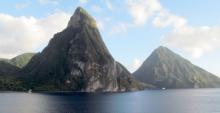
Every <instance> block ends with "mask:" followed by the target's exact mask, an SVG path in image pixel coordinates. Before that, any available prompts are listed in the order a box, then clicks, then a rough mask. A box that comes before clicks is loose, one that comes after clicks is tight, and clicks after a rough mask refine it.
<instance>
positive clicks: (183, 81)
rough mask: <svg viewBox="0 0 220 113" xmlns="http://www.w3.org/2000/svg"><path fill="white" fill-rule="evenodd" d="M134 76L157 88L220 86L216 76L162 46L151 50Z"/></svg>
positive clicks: (219, 80)
mask: <svg viewBox="0 0 220 113" xmlns="http://www.w3.org/2000/svg"><path fill="white" fill-rule="evenodd" d="M134 76H135V77H136V78H137V79H138V80H140V81H142V82H145V83H150V84H153V85H155V86H157V87H158V88H163V87H165V88H198V87H199V88H204V87H205V88H206V87H207V88H213V87H220V79H219V78H218V77H217V76H215V75H213V74H211V73H209V72H207V71H205V70H203V69H201V68H200V67H198V66H195V65H193V64H192V63H191V62H190V61H188V60H186V59H184V58H183V57H181V56H180V55H178V54H176V53H174V52H172V51H171V50H169V49H168V48H166V47H162V46H161V47H159V48H157V49H156V50H155V51H153V52H152V54H151V55H150V56H149V57H148V58H147V60H145V62H144V63H143V64H142V66H141V67H140V68H139V69H138V70H137V71H136V72H134Z"/></svg>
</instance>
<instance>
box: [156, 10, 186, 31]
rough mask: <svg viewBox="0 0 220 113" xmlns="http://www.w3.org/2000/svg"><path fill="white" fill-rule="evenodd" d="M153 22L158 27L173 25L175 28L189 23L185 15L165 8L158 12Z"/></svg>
mask: <svg viewBox="0 0 220 113" xmlns="http://www.w3.org/2000/svg"><path fill="white" fill-rule="evenodd" d="M153 24H154V25H155V26H156V27H160V28H165V27H169V26H171V27H173V28H174V29H178V28H181V27H184V26H185V25H186V24H187V20H186V19H185V18H183V17H180V16H177V15H174V14H172V13H170V12H169V11H167V10H165V9H162V10H161V11H160V12H159V13H158V15H157V16H156V17H155V18H154V19H153Z"/></svg>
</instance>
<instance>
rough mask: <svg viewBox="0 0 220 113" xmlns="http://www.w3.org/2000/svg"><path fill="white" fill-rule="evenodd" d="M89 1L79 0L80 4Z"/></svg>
mask: <svg viewBox="0 0 220 113" xmlns="http://www.w3.org/2000/svg"><path fill="white" fill-rule="evenodd" d="M87 2H88V0H79V3H80V4H86V3H87Z"/></svg>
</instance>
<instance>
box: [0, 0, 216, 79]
mask: <svg viewBox="0 0 220 113" xmlns="http://www.w3.org/2000/svg"><path fill="white" fill-rule="evenodd" d="M219 4H220V1H219V0H212V1H209V0H203V1H202V2H201V0H193V1H192V0H176V1H167V0H160V1H159V0H93V1H92V0H13V1H4V2H3V1H2V2H1V4H0V7H1V8H0V40H1V41H0V58H12V57H14V56H16V55H18V54H21V53H25V52H40V51H41V50H42V49H43V48H44V47H45V46H46V45H47V44H48V41H49V39H51V38H52V37H53V35H54V34H55V33H57V32H60V31H62V30H63V29H64V28H65V27H66V26H67V23H68V21H69V19H70V16H71V15H72V14H73V13H74V10H75V9H76V8H77V7H78V6H81V7H83V8H84V9H86V10H87V11H88V12H89V13H90V14H91V15H93V17H94V18H95V19H96V21H97V25H98V27H99V30H100V32H101V34H102V38H103V40H104V42H105V44H106V46H107V47H108V49H109V50H110V53H112V55H113V57H114V58H115V59H116V60H117V61H119V62H121V63H122V64H124V65H125V66H126V67H127V68H128V69H129V70H130V71H131V72H133V71H135V70H136V69H137V68H138V67H139V66H140V65H141V64H142V62H143V61H144V60H145V59H146V58H147V57H148V56H149V55H150V54H151V52H152V51H153V50H154V49H156V48H157V47H158V46H161V45H163V46H166V47H169V48H170V49H171V50H173V51H175V52H176V53H178V54H180V55H182V56H184V57H185V58H187V59H189V60H190V61H191V62H192V63H194V64H196V65H198V66H200V67H202V68H204V69H206V70H208V71H209V72H212V73H214V74H216V75H218V76H220V70H219V69H218V68H219V67H220V61H219V57H220V50H219V48H220V45H219V43H220V15H219V10H220V7H219Z"/></svg>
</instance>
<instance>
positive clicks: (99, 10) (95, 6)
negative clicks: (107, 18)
mask: <svg viewBox="0 0 220 113" xmlns="http://www.w3.org/2000/svg"><path fill="white" fill-rule="evenodd" d="M91 8H92V11H94V12H95V13H100V12H101V11H102V8H101V7H99V6H98V5H92V7H91Z"/></svg>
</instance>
